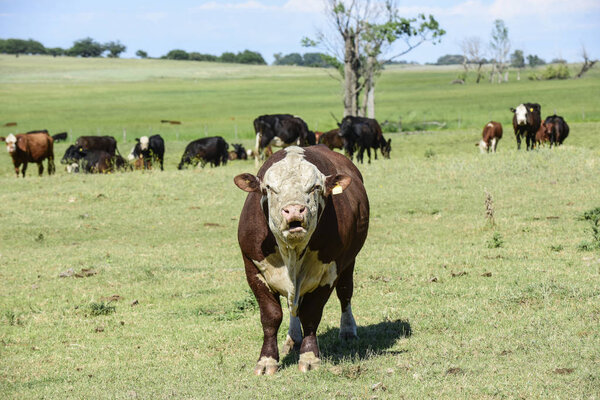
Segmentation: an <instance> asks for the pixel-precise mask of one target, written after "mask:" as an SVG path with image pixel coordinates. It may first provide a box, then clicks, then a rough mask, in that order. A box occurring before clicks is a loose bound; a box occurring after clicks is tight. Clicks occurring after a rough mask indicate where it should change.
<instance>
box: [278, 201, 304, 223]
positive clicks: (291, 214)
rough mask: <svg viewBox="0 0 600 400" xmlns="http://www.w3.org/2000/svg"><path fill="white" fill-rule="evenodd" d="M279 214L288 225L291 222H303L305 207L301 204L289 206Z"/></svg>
mask: <svg viewBox="0 0 600 400" xmlns="http://www.w3.org/2000/svg"><path fill="white" fill-rule="evenodd" d="M281 214H282V215H283V217H284V218H285V220H286V221H287V222H288V223H289V222H292V221H303V220H304V217H305V216H306V206H303V205H301V204H290V205H287V206H285V207H283V208H282V209H281Z"/></svg>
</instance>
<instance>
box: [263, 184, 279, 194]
mask: <svg viewBox="0 0 600 400" xmlns="http://www.w3.org/2000/svg"><path fill="white" fill-rule="evenodd" d="M265 187H266V188H267V190H268V191H270V192H273V193H275V194H277V193H279V191H278V190H275V189H274V188H272V187H271V186H269V185H265Z"/></svg>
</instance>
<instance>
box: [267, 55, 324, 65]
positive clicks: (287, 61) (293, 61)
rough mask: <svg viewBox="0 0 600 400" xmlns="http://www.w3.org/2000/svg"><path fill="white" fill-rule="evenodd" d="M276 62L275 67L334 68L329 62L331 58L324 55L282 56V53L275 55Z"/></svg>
mask: <svg viewBox="0 0 600 400" xmlns="http://www.w3.org/2000/svg"><path fill="white" fill-rule="evenodd" d="M273 57H274V58H275V61H274V62H273V64H274V65H298V66H301V67H320V68H327V67H334V66H335V65H333V64H332V63H331V62H329V57H328V56H327V55H325V54H323V53H304V54H302V55H301V54H300V53H290V54H286V55H282V54H281V53H275V54H273Z"/></svg>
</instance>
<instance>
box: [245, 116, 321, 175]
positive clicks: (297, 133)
mask: <svg viewBox="0 0 600 400" xmlns="http://www.w3.org/2000/svg"><path fill="white" fill-rule="evenodd" d="M254 132H255V133H256V145H255V148H254V151H255V152H256V154H258V157H257V158H255V160H256V165H257V166H258V163H259V158H260V159H264V158H265V154H264V153H265V149H267V148H268V149H269V150H268V154H267V155H270V153H271V151H270V147H271V146H275V147H287V146H291V145H297V146H308V145H313V144H316V139H315V134H314V132H312V133H311V132H310V131H309V129H308V125H306V122H304V121H303V120H302V118H300V117H296V116H293V115H291V114H271V115H261V116H259V117H257V118H256V119H255V120H254Z"/></svg>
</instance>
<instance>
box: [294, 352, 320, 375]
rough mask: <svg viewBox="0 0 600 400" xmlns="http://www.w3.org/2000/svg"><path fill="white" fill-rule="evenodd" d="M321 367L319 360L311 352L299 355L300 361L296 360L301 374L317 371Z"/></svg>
mask: <svg viewBox="0 0 600 400" xmlns="http://www.w3.org/2000/svg"><path fill="white" fill-rule="evenodd" d="M320 365H321V359H319V357H317V356H315V353H313V352H312V351H307V352H306V353H302V354H300V360H298V369H299V370H300V371H302V372H308V371H310V370H315V369H319V366H320Z"/></svg>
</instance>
